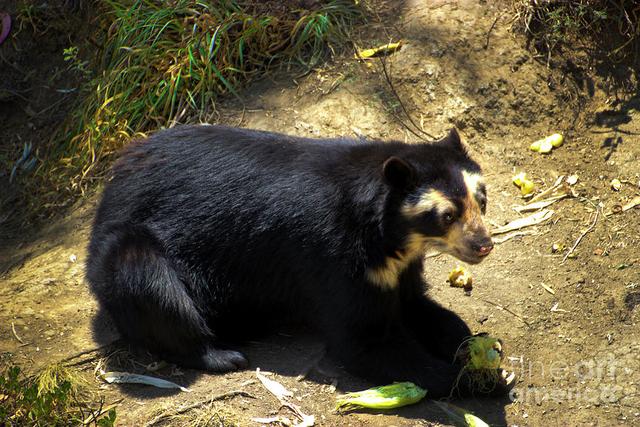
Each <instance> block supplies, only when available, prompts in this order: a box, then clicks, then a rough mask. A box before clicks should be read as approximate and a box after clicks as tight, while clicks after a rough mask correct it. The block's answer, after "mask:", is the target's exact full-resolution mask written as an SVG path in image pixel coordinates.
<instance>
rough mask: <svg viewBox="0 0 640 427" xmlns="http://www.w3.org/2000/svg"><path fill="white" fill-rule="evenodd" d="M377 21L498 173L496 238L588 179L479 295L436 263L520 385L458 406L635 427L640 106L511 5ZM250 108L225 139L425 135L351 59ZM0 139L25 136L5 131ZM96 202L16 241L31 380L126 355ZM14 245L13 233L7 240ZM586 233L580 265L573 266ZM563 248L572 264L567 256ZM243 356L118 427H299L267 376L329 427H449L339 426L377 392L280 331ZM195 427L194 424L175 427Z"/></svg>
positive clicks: (429, 97)
mask: <svg viewBox="0 0 640 427" xmlns="http://www.w3.org/2000/svg"><path fill="white" fill-rule="evenodd" d="M379 12H380V16H381V20H380V21H378V22H376V20H375V19H374V20H373V22H371V23H369V24H368V25H367V26H366V28H363V30H362V31H363V33H368V34H372V35H374V37H373V38H370V40H371V44H372V45H374V44H376V43H379V42H387V40H388V38H391V39H393V40H396V39H398V38H402V40H403V41H404V46H403V47H402V49H401V50H400V51H399V52H398V53H396V54H395V55H393V56H392V57H390V58H389V59H388V60H387V67H388V69H389V70H390V74H391V78H392V80H393V84H394V87H395V89H396V90H397V92H398V94H399V96H400V98H401V99H402V100H403V102H404V104H405V106H406V109H407V111H408V112H409V113H410V114H411V115H412V117H413V120H414V121H415V122H416V124H417V125H418V126H422V127H423V128H424V130H425V131H426V132H428V133H430V134H432V135H435V136H442V135H443V134H444V133H445V131H446V130H448V129H449V128H451V127H452V126H456V127H458V129H460V130H461V132H462V134H463V135H464V137H465V138H466V140H467V143H468V145H469V147H470V151H471V152H472V153H473V155H474V156H475V157H476V158H477V159H478V160H479V161H480V163H481V164H482V165H483V168H484V170H485V175H486V179H487V182H488V187H489V208H488V212H487V219H486V220H487V221H488V222H489V223H490V224H492V226H493V227H497V226H499V225H502V224H505V223H506V222H508V221H511V220H513V219H516V218H518V217H520V216H522V215H520V214H518V213H517V212H516V211H514V210H513V208H512V207H513V206H514V205H520V204H522V203H523V200H522V199H521V197H520V194H519V190H518V189H517V188H515V187H514V186H513V184H512V183H511V177H512V176H513V175H514V174H515V173H516V172H521V171H524V172H527V174H528V175H529V176H530V177H532V178H533V180H534V181H535V183H536V186H537V188H538V189H540V190H541V189H545V188H548V187H549V186H551V185H552V184H553V182H554V181H555V180H556V178H557V177H558V176H560V175H565V176H568V175H573V174H575V175H577V176H578V181H577V183H576V184H575V185H573V187H572V188H573V189H574V190H575V192H576V194H577V197H574V198H568V199H565V200H561V201H559V202H557V203H555V204H553V205H552V206H550V209H552V210H553V216H552V217H551V219H550V220H548V221H546V222H545V223H543V224H541V225H538V226H535V227H530V228H527V229H524V230H522V231H524V232H526V233H527V234H526V235H518V236H516V237H514V238H512V239H509V240H507V241H505V242H503V243H500V244H498V245H497V246H496V249H495V251H494V253H493V254H492V255H491V256H490V257H489V258H488V259H487V260H486V261H485V262H484V263H482V264H480V265H477V266H473V267H470V271H471V272H472V274H473V276H474V279H475V280H474V283H475V289H474V290H473V292H472V294H471V296H465V295H464V293H463V292H462V291H461V290H459V289H454V288H450V287H449V286H448V285H447V284H446V283H445V280H446V278H447V273H448V271H450V270H451V269H452V268H453V267H455V266H456V265H458V264H459V262H458V261H456V260H455V259H453V258H451V257H448V256H436V257H430V258H429V259H428V260H427V263H426V276H427V280H428V281H429V282H430V283H431V284H432V288H431V295H432V296H433V297H434V298H435V299H436V300H438V301H440V302H441V303H442V304H444V305H445V306H448V307H451V308H453V309H454V310H455V311H456V312H458V313H459V314H460V315H461V316H462V317H463V318H464V319H465V320H466V321H467V322H468V324H469V325H470V327H471V328H472V330H474V332H489V333H491V334H492V335H494V336H497V337H500V338H501V339H502V340H503V341H504V344H505V349H506V356H507V357H506V358H505V360H504V366H505V367H507V368H509V369H511V370H514V371H515V372H516V373H517V375H518V382H517V385H516V390H515V394H514V399H515V401H511V400H510V399H501V400H497V399H467V400H463V401H458V402H456V403H457V404H458V405H459V406H462V407H464V408H467V409H469V410H471V411H473V412H474V413H476V414H477V415H478V416H480V417H481V418H482V419H484V420H485V421H486V422H487V423H489V424H491V425H496V426H500V425H509V426H514V425H517V426H555V425H558V426H564V425H588V426H595V425H597V426H614V425H637V424H638V423H640V394H639V392H640V390H639V388H638V387H639V384H640V363H639V362H640V356H639V355H640V331H639V330H638V326H637V322H638V320H639V313H640V311H639V310H638V309H636V305H637V304H639V303H640V289H639V287H640V274H639V272H640V246H639V244H640V209H629V210H627V211H625V212H622V213H617V214H612V215H607V214H608V213H610V212H611V211H612V210H614V211H615V210H616V205H618V206H619V205H624V204H625V203H627V202H629V201H630V200H631V199H633V198H634V197H636V196H639V195H640V168H639V167H638V166H639V163H638V160H639V158H640V143H639V140H638V137H637V135H638V132H640V116H638V112H637V110H636V108H640V99H638V98H635V99H633V98H631V99H627V100H626V101H625V102H618V101H616V99H615V98H614V97H612V96H611V95H609V94H607V93H606V92H605V91H604V90H603V89H602V88H601V85H599V80H598V76H594V80H593V81H589V82H587V83H588V84H586V85H585V84H584V81H577V80H576V79H575V76H571V75H563V74H562V71H561V70H557V69H556V70H552V69H549V68H547V67H546V66H545V64H544V61H542V62H540V61H537V60H536V58H534V57H533V55H532V53H531V52H529V51H527V50H525V48H524V41H523V40H522V39H520V38H518V37H516V36H514V34H513V33H512V32H511V31H510V24H511V17H510V14H509V13H506V12H504V6H498V5H495V4H493V2H486V1H480V0H460V1H450V0H407V1H389V2H387V3H386V5H385V7H384V8H381V9H380V10H379ZM2 48H3V49H6V47H2ZM244 97H245V106H244V108H243V106H240V105H238V104H237V103H236V102H228V103H222V104H221V105H220V106H219V111H220V122H221V123H227V124H233V125H240V126H244V127H251V128H258V129H267V130H274V131H281V132H285V133H291V134H296V135H306V136H308V135H313V136H334V135H346V136H354V135H358V136H359V135H363V136H366V137H371V138H384V139H390V138H399V139H401V140H406V141H408V142H412V143H413V142H416V143H419V142H420V140H419V139H418V138H417V137H416V136H415V135H414V134H412V133H410V132H408V131H407V130H406V129H405V128H404V127H403V126H402V125H401V124H400V123H399V122H398V120H397V118H396V116H400V117H401V118H402V120H403V121H404V122H405V123H409V120H408V119H407V118H406V116H403V115H402V109H401V107H400V105H399V104H398V102H397V101H396V100H395V99H394V97H393V94H392V93H391V91H390V89H389V85H388V84H387V83H386V82H385V80H384V78H383V76H382V73H381V68H380V64H379V63H378V62H373V63H372V65H371V66H370V67H369V66H368V65H366V64H362V63H360V62H358V61H356V60H355V59H353V58H351V57H350V56H349V55H345V56H344V57H342V58H338V59H337V60H336V61H335V62H332V63H331V64H330V65H327V66H326V67H324V68H322V69H320V70H316V71H314V72H312V73H310V74H308V75H306V76H302V77H297V78H295V79H292V78H291V76H290V75H288V76H284V77H282V78H280V79H277V80H275V81H262V82H260V83H258V84H255V85H253V86H251V87H249V88H248V89H247V90H245V91H244ZM14 102H16V103H19V102H20V99H14ZM0 111H2V112H3V113H6V114H8V112H9V109H5V110H0ZM11 111H13V110H11ZM16 114H18V113H16ZM7 117H8V116H7ZM12 120H13V121H12V122H11V123H12V124H11V125H10V126H13V127H9V129H14V130H16V132H21V130H20V126H22V127H25V126H30V125H29V123H27V121H25V122H23V123H19V120H18V118H16V117H13V116H12ZM0 121H1V122H3V123H9V122H5V117H3V118H2V120H0ZM32 125H33V123H32ZM3 126H4V124H3ZM37 126H39V127H40V124H38V125H37ZM41 127H43V128H45V129H46V124H43V125H42V126H41ZM5 132H8V131H7V128H6V127H5ZM554 132H562V133H563V134H564V135H565V136H566V142H565V144H564V145H563V146H561V147H559V148H557V149H555V150H554V151H553V152H552V153H551V154H548V155H541V154H538V153H534V152H531V151H529V149H528V147H529V144H530V143H531V142H532V141H534V140H536V139H539V138H541V137H543V136H546V135H549V134H551V133H554ZM417 133H420V132H417ZM25 134H28V132H22V135H25ZM614 178H617V179H619V180H620V181H621V182H622V183H621V188H620V189H619V191H614V190H613V189H612V188H611V185H610V182H611V180H612V179H614ZM3 179H6V177H4V178H3ZM3 186H4V185H3ZM2 191H4V190H2ZM97 200H98V196H97V195H94V196H91V197H88V198H86V199H84V200H82V201H81V202H78V203H76V205H75V206H73V207H72V208H70V209H68V210H67V211H66V212H65V214H64V215H63V216H60V217H58V218H57V219H55V220H52V221H51V223H50V224H49V225H47V226H46V227H44V228H42V229H41V230H38V231H37V232H34V231H31V232H27V233H24V234H22V233H20V234H18V235H16V233H15V230H8V229H5V230H3V232H2V233H0V235H1V236H4V238H5V242H3V243H2V244H0V250H1V252H0V349H1V351H2V352H6V353H10V354H11V355H12V360H13V361H14V362H15V363H17V364H19V365H21V366H25V367H28V368H30V369H35V368H37V367H39V366H44V365H45V364H48V363H51V362H53V361H57V360H61V359H64V358H67V357H70V356H73V355H76V354H78V353H79V352H83V351H86V350H90V349H94V348H96V347H97V346H99V345H102V344H105V343H109V342H111V341H112V340H115V339H116V338H117V336H116V335H115V334H114V332H113V331H112V330H111V329H110V326H109V322H108V321H107V320H106V319H104V318H103V317H102V316H100V315H99V314H98V313H97V306H96V303H95V301H94V299H93V297H92V296H91V294H90V293H89V291H88V288H87V285H86V283H85V282H84V279H83V270H84V268H83V264H84V262H85V260H86V244H87V238H88V235H89V231H90V224H91V220H92V215H93V212H94V208H95V206H96V204H97ZM0 214H1V213H0ZM5 214H6V213H5ZM523 215H528V214H523ZM5 217H6V215H5ZM0 227H8V225H7V223H4V225H3V222H1V221H0ZM587 231H588V232H587ZM585 232H586V234H584V233H585ZM583 234H584V237H583V238H582V239H581V240H580V242H579V244H578V246H577V247H576V249H575V251H574V252H573V254H574V255H575V256H571V257H568V258H567V259H566V261H564V262H563V258H564V256H565V254H566V253H567V251H568V250H569V248H571V247H572V246H573V245H574V243H575V242H576V240H577V239H578V238H579V237H581V236H583ZM9 236H13V237H9ZM503 237H504V235H499V236H496V238H497V239H499V238H503ZM554 243H556V244H559V245H564V246H565V249H564V250H560V251H559V252H557V253H552V250H551V248H552V245H553V244H554ZM12 325H13V326H14V328H15V334H14V332H13V331H12ZM425 327H433V325H425ZM436 327H437V326H436ZM16 335H18V336H19V337H20V339H21V340H22V341H23V342H24V344H22V343H20V342H19V341H18V339H17V337H16ZM241 350H242V351H243V352H245V354H247V355H248V356H249V358H250V369H249V370H247V371H243V372H236V373H231V374H227V375H206V374H202V373H198V372H194V371H181V370H179V369H175V368H172V367H167V368H164V369H161V370H160V371H157V372H153V375H157V376H161V377H164V378H168V379H171V380H172V381H175V382H177V383H179V384H182V385H186V386H188V387H189V388H190V390H191V393H182V392H178V393H174V392H166V391H158V390H156V389H151V388H148V387H145V386H134V385H126V386H115V385H101V388H102V391H103V393H104V394H105V396H106V398H107V402H114V401H117V400H119V399H122V400H121V402H120V403H119V405H118V409H117V410H118V425H131V426H134V425H142V424H143V423H144V422H147V421H149V420H151V419H153V418H154V417H155V416H157V415H158V414H159V413H161V412H162V411H163V410H169V411H172V410H176V409H178V408H180V407H182V406H185V405H188V404H191V403H193V402H196V401H198V400H202V399H206V398H208V397H212V396H217V395H220V394H222V393H226V392H229V391H237V390H240V391H244V392H246V393H248V395H244V396H240V395H238V396H233V397H230V398H228V399H226V400H223V401H219V402H216V403H215V404H214V405H213V409H214V412H216V413H217V414H218V417H219V418H218V421H219V424H220V425H227V424H224V423H225V422H226V423H237V424H238V425H259V424H258V423H256V422H253V421H251V419H252V418H254V417H270V416H273V415H274V414H282V415H287V416H289V417H291V414H290V413H289V412H287V410H286V409H280V410H279V404H278V402H277V401H276V400H275V399H274V398H273V397H272V396H271V395H270V394H269V393H268V392H267V391H266V390H265V389H264V388H263V387H262V385H261V384H260V383H259V382H258V381H256V376H255V373H254V371H255V369H256V368H261V370H263V371H269V372H273V373H274V375H273V376H272V377H271V378H274V379H276V380H278V381H279V382H281V383H282V384H284V385H285V386H286V387H288V388H289V389H290V390H292V391H293V392H294V394H295V396H296V397H297V403H298V404H299V406H300V407H301V408H302V409H303V410H304V411H305V412H306V413H308V414H313V415H315V417H316V424H317V425H322V426H338V425H349V426H392V425H393V426H418V425H420V426H426V425H429V426H431V425H449V424H448V423H449V421H448V419H447V418H446V416H445V415H444V414H443V413H442V412H441V411H440V410H439V409H438V407H437V406H436V405H435V404H434V403H433V402H431V401H429V400H425V401H423V402H421V403H419V404H417V405H414V406H411V407H407V408H403V409H399V410H394V411H390V412H387V413H383V414H380V413H373V412H372V413H351V414H346V415H340V414H336V413H335V412H334V410H333V408H334V402H335V395H336V394H338V393H339V392H340V390H348V389H357V388H359V387H364V386H367V385H366V384H364V383H362V382H360V381H359V380H358V379H355V378H352V377H349V376H348V375H345V374H343V373H342V372H341V371H340V370H339V369H338V368H337V367H335V366H333V365H332V364H331V362H330V361H327V360H324V359H323V358H322V355H323V346H322V343H321V342H319V341H318V339H317V338H316V337H314V336H312V335H309V334H306V333H298V332H294V331H281V332H280V333H278V334H276V335H274V336H272V337H268V338H265V339H262V340H260V341H253V342H249V343H247V344H245V345H244V346H243V347H242V348H241ZM99 356H101V354H100V353H98V354H96V353H88V354H85V355H82V356H79V357H78V358H77V359H74V360H77V361H78V362H80V363H79V364H78V368H79V369H83V370H85V371H86V372H87V375H91V373H92V372H93V369H94V368H95V366H96V363H97V361H98V358H99ZM149 361H150V360H144V358H141V359H132V358H131V357H127V356H123V354H122V353H120V354H119V355H118V354H116V355H115V356H114V357H112V358H111V359H110V360H109V361H107V362H106V365H107V366H108V368H109V369H113V370H129V371H135V372H144V371H145V364H146V363H148V362H149ZM336 388H337V390H336ZM249 395H250V396H251V397H249ZM222 419H224V420H226V421H221V420H222ZM192 423H193V419H188V418H185V417H175V418H171V419H168V420H166V421H165V422H164V424H165V425H191V424H192ZM161 424H162V423H161ZM212 425H217V424H212Z"/></svg>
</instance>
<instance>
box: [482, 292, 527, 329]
mask: <svg viewBox="0 0 640 427" xmlns="http://www.w3.org/2000/svg"><path fill="white" fill-rule="evenodd" d="M480 301H484V302H486V303H487V304H491V305H492V306H494V307H495V308H497V309H498V310H504V311H506V312H507V313H509V314H511V315H512V316H514V317H515V318H516V319H519V320H520V321H521V322H522V323H524V324H525V325H527V326H528V327H531V325H530V324H529V322H527V321H526V320H525V319H524V317H522V316H520V315H519V314H517V313H514V312H513V311H511V310H510V309H509V308H507V307H505V306H502V305H500V304H496V303H495V302H493V301H489V300H488V299H482V298H481V299H480Z"/></svg>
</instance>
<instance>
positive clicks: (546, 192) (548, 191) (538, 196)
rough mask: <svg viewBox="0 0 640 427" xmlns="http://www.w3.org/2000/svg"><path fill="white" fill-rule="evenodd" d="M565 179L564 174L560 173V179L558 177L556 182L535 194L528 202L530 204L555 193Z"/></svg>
mask: <svg viewBox="0 0 640 427" xmlns="http://www.w3.org/2000/svg"><path fill="white" fill-rule="evenodd" d="M563 180H564V175H560V176H559V177H558V179H556V182H554V183H553V185H552V186H551V187H549V188H547V189H546V190H544V191H543V192H542V193H539V194H536V195H535V196H533V197H532V198H531V199H529V201H528V202H527V203H526V204H527V205H529V204H531V203H534V202H537V201H538V200H542V199H544V198H545V197H547V196H548V195H549V194H553V193H554V192H555V191H556V190H557V189H558V188H560V187H561V186H562V181H563Z"/></svg>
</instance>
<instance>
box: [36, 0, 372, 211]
mask: <svg viewBox="0 0 640 427" xmlns="http://www.w3.org/2000/svg"><path fill="white" fill-rule="evenodd" d="M282 3H283V2H278V1H266V2H262V1H240V0H235V1H233V0H218V1H213V0H212V1H204V0H174V1H171V2H166V1H160V0H135V1H134V0H105V1H104V8H105V10H104V12H103V14H102V15H101V16H102V19H101V20H100V21H99V22H100V24H99V25H98V30H97V31H98V34H101V35H102V37H103V42H102V46H103V47H102V49H101V50H100V51H99V52H98V53H97V55H96V58H95V61H94V70H96V71H95V72H94V73H95V74H94V76H93V78H91V79H90V80H88V82H87V84H86V87H85V89H84V91H85V92H84V93H85V96H84V100H83V102H82V103H81V105H80V106H79V107H78V109H77V110H76V112H75V113H74V114H73V115H72V117H70V118H69V120H68V121H67V122H66V123H65V125H64V126H63V127H61V128H60V129H59V131H58V132H57V133H56V134H55V135H54V136H53V138H52V141H51V144H50V145H51V147H52V148H51V149H50V150H49V151H48V152H47V153H46V155H45V156H44V159H43V160H44V161H43V162H42V164H41V165H40V167H39V168H38V170H37V171H36V172H35V174H34V175H32V176H31V177H29V178H28V179H27V180H28V182H27V183H25V185H26V187H25V188H26V189H27V191H29V192H31V193H32V194H37V195H38V196H39V197H37V198H35V199H33V198H32V199H33V200H37V202H38V203H39V204H40V206H35V205H32V209H35V210H38V208H39V207H40V208H41V206H42V202H43V201H44V202H45V203H49V204H51V203H57V202H59V201H60V199H71V198H73V196H74V195H77V194H79V193H82V192H83V191H84V190H85V189H86V188H87V187H88V186H89V185H90V183H91V182H92V180H94V179H96V177H99V176H100V173H101V172H102V171H104V170H105V167H106V166H108V165H109V163H110V160H111V158H112V154H113V153H114V152H115V151H116V150H117V149H119V148H120V147H122V146H123V145H125V144H127V143H128V142H129V141H130V140H131V138H135V137H137V136H142V135H144V134H146V133H147V132H150V131H153V130H156V129H158V128H161V127H167V126H172V125H174V124H175V123H184V122H197V121H204V120H207V119H209V118H210V117H212V113H214V112H215V108H216V100H217V99H218V97H219V96H221V95H227V96H235V97H238V98H240V94H239V92H238V91H239V89H240V88H241V87H242V86H243V85H246V84H247V82H249V81H251V80H254V79H256V78H258V77H261V76H264V75H265V74H267V73H269V72H271V71H272V70H274V69H276V68H283V67H298V68H301V69H303V70H304V69H308V68H310V67H313V66H314V65H316V64H318V62H319V61H321V60H323V59H324V58H326V57H327V54H328V53H329V52H330V51H331V50H332V49H333V47H334V46H340V45H344V44H345V42H346V41H347V40H348V39H349V33H348V30H349V28H350V27H351V26H352V25H353V24H354V23H355V22H357V21H358V20H359V19H361V12H360V9H359V6H358V5H357V2H354V1H353V0H324V1H319V2H317V6H314V7H313V9H312V10H306V9H295V8H294V9H291V8H283V6H282ZM287 3H288V2H285V4H287ZM289 4H297V2H291V3H289ZM65 55H66V56H67V57H68V60H69V61H70V66H73V67H75V68H79V69H80V70H81V71H82V72H86V70H87V66H86V64H84V63H83V62H82V61H80V60H79V59H78V58H77V50H75V49H73V48H71V49H67V50H66V51H65ZM45 206H46V205H45Z"/></svg>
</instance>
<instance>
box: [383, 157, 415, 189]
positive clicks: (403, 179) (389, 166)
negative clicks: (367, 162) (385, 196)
mask: <svg viewBox="0 0 640 427" xmlns="http://www.w3.org/2000/svg"><path fill="white" fill-rule="evenodd" d="M382 174H383V175H384V179H385V180H386V181H387V183H389V184H390V185H391V186H392V187H394V188H397V189H399V190H404V189H408V188H409V187H411V186H412V185H413V183H414V181H415V169H414V168H413V166H411V165H410V164H409V163H407V162H405V161H404V160H402V159H401V158H399V157H395V156H392V157H389V158H388V159H387V160H385V161H384V163H383V164H382Z"/></svg>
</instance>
